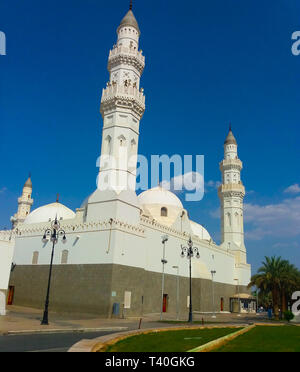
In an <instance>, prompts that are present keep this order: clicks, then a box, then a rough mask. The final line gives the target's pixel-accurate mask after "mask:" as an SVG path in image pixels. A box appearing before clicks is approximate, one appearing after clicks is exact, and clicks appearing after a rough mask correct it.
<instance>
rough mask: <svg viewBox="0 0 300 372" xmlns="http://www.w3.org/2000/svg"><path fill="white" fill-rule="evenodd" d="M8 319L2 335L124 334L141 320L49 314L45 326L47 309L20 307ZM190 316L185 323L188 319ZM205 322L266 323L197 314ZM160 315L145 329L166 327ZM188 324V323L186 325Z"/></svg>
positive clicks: (148, 319)
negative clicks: (44, 318) (82, 332)
mask: <svg viewBox="0 0 300 372" xmlns="http://www.w3.org/2000/svg"><path fill="white" fill-rule="evenodd" d="M7 310H8V311H7V315H6V316H0V334H7V333H9V334H12V333H15V334H18V333H34V332H68V331H91V330H93V331H94V330H95V331H102V330H112V331H124V330H127V329H128V330H133V329H138V327H139V322H140V318H126V319H102V318H100V317H98V316H97V315H92V314H76V315H75V314H59V313H52V312H49V325H48V326H44V325H43V326H42V325H41V319H42V316H43V310H38V309H33V308H26V307H20V306H8V309H7ZM187 315H188V314H186V316H185V317H183V318H182V319H181V320H186V318H187ZM202 319H203V320H204V325H211V324H215V323H216V324H220V323H224V324H226V325H227V324H249V323H253V322H259V321H266V319H265V315H255V314H254V315H248V314H243V315H241V316H240V317H238V316H237V314H225V313H223V314H216V318H212V315H211V314H195V315H194V320H195V321H200V322H201V321H202ZM159 320H160V314H146V315H144V316H143V318H142V324H141V328H143V329H145V328H153V327H156V328H162V327H166V323H164V322H163V323H162V322H160V321H159ZM163 320H165V321H168V320H170V321H175V320H176V316H175V314H174V315H172V314H164V316H163ZM173 325H174V326H177V327H178V324H177V323H172V322H171V323H170V324H169V325H168V326H173ZM185 325H186V324H185Z"/></svg>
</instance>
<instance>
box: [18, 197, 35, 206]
mask: <svg viewBox="0 0 300 372" xmlns="http://www.w3.org/2000/svg"><path fill="white" fill-rule="evenodd" d="M18 204H26V205H32V204H33V199H31V198H30V199H27V198H24V197H22V196H20V197H19V198H18Z"/></svg>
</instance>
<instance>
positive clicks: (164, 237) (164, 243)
mask: <svg viewBox="0 0 300 372" xmlns="http://www.w3.org/2000/svg"><path fill="white" fill-rule="evenodd" d="M161 239H162V244H163V258H162V260H161V263H162V279H161V309H160V320H162V316H163V306H164V288H165V264H166V263H167V262H168V261H167V260H166V242H167V241H168V240H169V237H168V235H163V236H162V237H161Z"/></svg>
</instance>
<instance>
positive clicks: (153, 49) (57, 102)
mask: <svg viewBox="0 0 300 372" xmlns="http://www.w3.org/2000/svg"><path fill="white" fill-rule="evenodd" d="M128 4H129V1H127V0H115V1H113V2H108V1H100V0H60V1H57V0H52V1H48V0H45V1H43V2H41V1H38V0H27V1H26V2H6V3H3V2H2V3H1V5H0V14H1V15H2V17H1V22H2V23H0V31H3V32H5V34H6V38H7V55H6V56H0V122H1V137H0V158H1V178H0V228H3V227H5V226H6V227H9V226H10V224H9V217H10V216H11V215H12V214H13V213H15V211H16V208H17V197H18V196H19V195H20V192H21V189H22V186H23V184H24V182H25V180H26V178H27V175H28V173H29V172H31V173H32V181H33V186H34V192H33V196H34V199H35V204H34V207H38V206H41V205H44V204H47V203H50V202H53V201H55V198H56V194H57V193H60V195H61V197H60V198H61V202H62V203H64V204H66V205H67V206H69V207H70V208H72V209H75V208H76V207H79V206H80V204H81V202H82V200H84V199H85V197H86V196H87V195H89V194H90V193H91V192H92V191H93V190H94V189H95V180H96V175H97V168H96V166H95V164H96V159H97V157H98V155H99V153H100V144H101V129H102V120H101V116H100V113H99V107H100V98H101V91H102V88H103V87H104V86H105V84H106V82H107V80H108V72H107V57H108V52H109V50H110V49H111V47H112V45H113V44H114V43H115V41H116V28H117V26H118V25H119V22H120V21H121V19H122V17H123V16H124V15H125V13H126V11H127V10H128ZM133 10H134V13H135V16H136V18H137V20H138V22H139V26H140V29H141V32H142V35H141V39H140V47H141V48H142V50H143V52H144V55H145V56H146V68H145V71H144V74H143V77H142V86H143V87H144V88H145V94H146V105H147V108H146V112H145V115H144V118H143V119H142V122H141V136H140V143H139V152H140V153H141V154H143V155H146V156H147V157H149V156H150V155H151V154H169V155H172V154H180V155H184V154H193V155H196V154H203V155H204V156H205V181H206V183H207V190H206V191H207V192H206V194H205V197H204V199H203V200H202V201H201V202H198V203H185V207H186V208H187V209H189V211H190V214H191V217H192V218H193V219H194V220H196V221H197V222H199V223H201V224H203V225H204V226H205V227H206V228H207V229H208V230H209V232H210V233H211V235H212V236H213V238H214V239H215V240H216V241H219V238H220V221H219V217H218V207H219V200H218V196H217V189H216V187H215V186H214V185H216V183H217V182H218V181H220V177H221V176H220V172H219V162H220V161H221V160H222V157H223V142H224V139H225V137H226V134H227V131H228V123H229V122H231V123H232V128H233V132H234V134H235V136H236V138H237V141H238V144H239V157H240V158H241V160H242V161H243V162H244V170H243V173H242V179H243V182H244V184H245V186H246V189H247V191H248V193H247V195H246V198H245V204H246V211H245V219H246V223H245V231H246V245H247V249H248V261H249V263H251V264H252V265H253V271H255V270H256V269H257V267H258V266H259V265H260V263H261V261H262V260H263V258H264V256H265V255H273V254H275V255H281V256H282V257H284V258H287V259H289V260H291V262H293V263H295V264H296V265H297V266H298V267H300V187H299V185H300V177H299V174H300V172H299V170H300V169H299V168H300V162H299V158H300V156H299V155H300V149H299V148H300V146H299V134H300V127H299V120H300V106H299V102H300V89H299V76H300V56H298V57H296V56H294V55H292V53H291V46H292V40H291V35H292V33H293V32H294V31H297V30H300V3H299V1H298V0H289V1H283V0H281V1H279V0H273V1H271V0H268V1H267V0H260V1H258V0H253V1H247V2H246V1H237V0H226V1H224V0H210V1H196V0H188V1H185V2H182V1H177V0H172V1H171V0H163V1H159V2H153V1H151V2H150V1H148V2H145V1H141V0H139V1H138V0H136V1H134V9H133ZM297 185H298V186H297ZM291 186H292V187H291ZM180 196H182V195H180Z"/></svg>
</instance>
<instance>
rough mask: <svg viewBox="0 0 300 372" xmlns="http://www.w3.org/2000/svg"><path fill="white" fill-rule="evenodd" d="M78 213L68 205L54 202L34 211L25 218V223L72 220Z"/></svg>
mask: <svg viewBox="0 0 300 372" xmlns="http://www.w3.org/2000/svg"><path fill="white" fill-rule="evenodd" d="M75 216H76V214H75V213H74V212H73V211H72V210H71V209H69V208H67V207H66V206H64V205H63V204H60V203H52V204H47V205H44V206H43V207H40V208H37V209H35V210H34V211H32V212H31V213H30V214H29V215H28V216H27V217H26V219H25V221H24V224H33V223H41V222H49V221H53V220H55V217H57V219H58V220H71V219H73V218H75Z"/></svg>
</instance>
